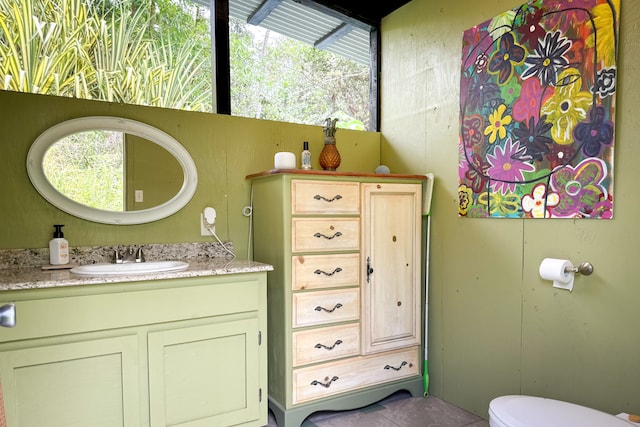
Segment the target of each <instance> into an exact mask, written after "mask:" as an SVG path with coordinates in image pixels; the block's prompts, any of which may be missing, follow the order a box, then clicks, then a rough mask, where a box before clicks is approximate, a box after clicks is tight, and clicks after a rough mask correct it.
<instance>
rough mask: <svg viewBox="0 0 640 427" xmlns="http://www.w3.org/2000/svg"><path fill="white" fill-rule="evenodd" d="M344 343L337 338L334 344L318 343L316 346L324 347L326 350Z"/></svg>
mask: <svg viewBox="0 0 640 427" xmlns="http://www.w3.org/2000/svg"><path fill="white" fill-rule="evenodd" d="M340 344H342V340H337V341H336V342H335V343H334V344H333V345H332V346H326V345H324V344H320V343H318V344H316V348H324V349H326V350H333V349H334V348H336V346H337V345H340Z"/></svg>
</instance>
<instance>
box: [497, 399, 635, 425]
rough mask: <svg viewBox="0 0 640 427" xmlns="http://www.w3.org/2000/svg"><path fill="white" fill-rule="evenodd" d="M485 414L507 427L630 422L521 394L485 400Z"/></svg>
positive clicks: (595, 411)
mask: <svg viewBox="0 0 640 427" xmlns="http://www.w3.org/2000/svg"><path fill="white" fill-rule="evenodd" d="M489 416H490V418H493V419H494V420H495V421H499V422H500V423H501V424H502V425H504V426H509V427H540V426H545V427H574V426H575V427H629V426H633V425H634V424H632V423H630V422H627V421H625V420H623V419H621V418H617V417H615V416H614V415H611V414H607V413H606V412H602V411H598V410H596V409H591V408H587V407H585V406H580V405H576V404H574V403H569V402H563V401H560V400H554V399H546V398H543V397H536V396H525V395H509V396H500V397H496V398H495V399H493V400H492V401H491V403H489Z"/></svg>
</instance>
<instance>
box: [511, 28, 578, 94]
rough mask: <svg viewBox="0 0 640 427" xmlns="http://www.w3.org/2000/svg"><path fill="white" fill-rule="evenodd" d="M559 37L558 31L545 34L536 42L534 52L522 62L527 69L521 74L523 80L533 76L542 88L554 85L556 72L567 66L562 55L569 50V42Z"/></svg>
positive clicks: (556, 76)
mask: <svg viewBox="0 0 640 427" xmlns="http://www.w3.org/2000/svg"><path fill="white" fill-rule="evenodd" d="M561 35H562V34H561V33H560V31H556V32H553V33H547V34H546V35H545V36H544V40H539V41H538V45H537V46H536V48H535V51H534V52H533V53H531V54H530V55H529V56H528V57H527V58H526V59H525V60H524V62H525V63H526V64H528V68H527V69H526V70H525V71H524V73H522V78H523V79H527V78H529V77H532V76H535V77H538V78H539V79H540V82H542V85H543V86H553V85H555V84H556V82H557V79H558V72H559V71H560V70H562V69H563V68H565V67H566V66H567V65H568V64H569V61H567V59H566V58H565V57H564V56H563V55H564V53H565V52H566V51H568V50H569V49H570V48H571V41H570V40H569V39H567V38H566V37H561Z"/></svg>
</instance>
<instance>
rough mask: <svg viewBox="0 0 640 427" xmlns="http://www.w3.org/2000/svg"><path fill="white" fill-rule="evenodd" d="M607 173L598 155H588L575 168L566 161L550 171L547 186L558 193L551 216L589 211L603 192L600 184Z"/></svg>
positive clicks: (578, 214) (572, 215)
mask: <svg viewBox="0 0 640 427" xmlns="http://www.w3.org/2000/svg"><path fill="white" fill-rule="evenodd" d="M606 176H607V166H606V164H605V162H604V161H603V160H602V159H599V158H596V157H590V158H588V159H585V160H583V161H582V162H580V163H579V164H578V165H577V166H576V167H575V168H574V167H572V166H570V165H566V166H564V167H560V168H558V169H556V170H555V171H554V173H553V174H552V175H551V182H550V184H551V188H552V189H553V191H555V192H556V193H558V194H559V195H560V202H559V203H558V204H557V205H556V206H554V207H553V214H554V216H559V217H566V218H569V217H576V216H582V212H591V211H593V210H594V209H595V207H596V205H597V204H598V203H599V202H600V201H601V199H602V197H603V195H606V194H607V192H606V190H605V189H604V187H603V186H602V181H603V179H604V178H605V177H606Z"/></svg>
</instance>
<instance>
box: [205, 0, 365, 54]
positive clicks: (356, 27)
mask: <svg viewBox="0 0 640 427" xmlns="http://www.w3.org/2000/svg"><path fill="white" fill-rule="evenodd" d="M194 1H196V2H198V3H201V4H204V5H207V6H209V4H210V2H211V0H194ZM229 16H230V17H232V18H235V19H238V20H240V21H242V22H247V23H249V24H252V25H256V26H259V27H263V28H266V29H268V30H270V31H274V32H276V33H278V34H282V35H283V36H286V37H290V38H292V39H295V40H299V41H301V42H303V43H306V44H309V45H311V46H314V47H316V48H318V49H324V50H326V51H328V52H332V53H335V54H337V55H340V56H343V57H346V58H349V59H352V60H354V61H356V62H358V63H361V64H364V65H369V64H370V62H371V55H370V46H371V43H370V32H371V30H372V28H371V26H370V25H368V24H366V23H363V22H361V21H358V20H356V19H354V18H351V17H349V16H347V15H343V14H342V13H340V12H337V11H335V10H333V9H330V8H328V7H326V6H323V5H320V4H318V3H315V2H313V1H311V0H296V1H293V0H229Z"/></svg>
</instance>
